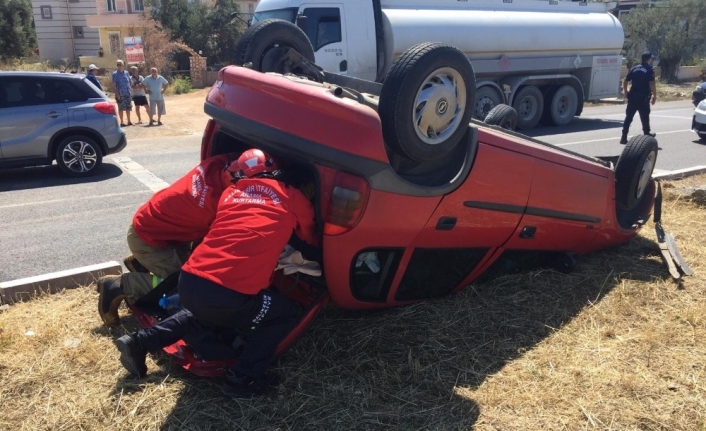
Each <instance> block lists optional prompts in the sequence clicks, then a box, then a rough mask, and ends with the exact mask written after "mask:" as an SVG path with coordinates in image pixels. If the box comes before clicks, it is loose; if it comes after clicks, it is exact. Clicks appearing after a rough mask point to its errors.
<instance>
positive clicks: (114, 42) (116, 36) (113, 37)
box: [108, 32, 120, 55]
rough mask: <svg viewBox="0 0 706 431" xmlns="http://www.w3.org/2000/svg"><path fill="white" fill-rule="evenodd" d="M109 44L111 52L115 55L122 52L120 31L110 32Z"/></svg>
mask: <svg viewBox="0 0 706 431" xmlns="http://www.w3.org/2000/svg"><path fill="white" fill-rule="evenodd" d="M108 44H109V45H110V53H111V54H113V55H118V54H120V33H118V32H110V33H108Z"/></svg>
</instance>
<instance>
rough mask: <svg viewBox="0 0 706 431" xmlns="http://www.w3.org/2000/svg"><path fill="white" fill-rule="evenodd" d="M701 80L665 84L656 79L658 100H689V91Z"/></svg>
mask: <svg viewBox="0 0 706 431" xmlns="http://www.w3.org/2000/svg"><path fill="white" fill-rule="evenodd" d="M700 82H701V81H685V82H679V83H675V84H667V83H663V82H660V81H657V94H658V95H659V99H658V101H660V102H671V101H674V100H691V92H692V91H694V88H695V87H696V85H698V84H699V83H700Z"/></svg>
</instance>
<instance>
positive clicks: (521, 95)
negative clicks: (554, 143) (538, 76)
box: [512, 85, 544, 129]
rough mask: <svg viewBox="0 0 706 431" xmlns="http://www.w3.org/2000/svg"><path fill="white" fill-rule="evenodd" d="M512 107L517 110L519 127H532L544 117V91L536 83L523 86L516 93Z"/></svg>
mask: <svg viewBox="0 0 706 431" xmlns="http://www.w3.org/2000/svg"><path fill="white" fill-rule="evenodd" d="M512 107H513V108H515V111H517V117H518V118H517V127H518V128H519V129H531V128H533V127H534V126H536V125H537V123H539V120H540V119H541V118H542V110H543V109H544V98H543V97H542V92H541V91H539V88H537V87H535V86H534V85H528V86H526V87H522V89H521V90H520V91H519V92H518V93H517V94H516V95H515V98H514V99H513V101H512Z"/></svg>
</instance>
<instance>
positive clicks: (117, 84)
mask: <svg viewBox="0 0 706 431" xmlns="http://www.w3.org/2000/svg"><path fill="white" fill-rule="evenodd" d="M116 66H117V68H118V69H117V70H116V71H115V72H113V76H112V80H113V87H114V89H115V101H116V102H118V114H119V115H120V127H125V123H124V122H123V113H125V112H127V125H128V126H132V121H130V112H131V111H132V94H131V92H130V74H129V73H127V70H125V63H123V61H122V60H118V61H117V63H116Z"/></svg>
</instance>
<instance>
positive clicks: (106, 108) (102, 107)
mask: <svg viewBox="0 0 706 431" xmlns="http://www.w3.org/2000/svg"><path fill="white" fill-rule="evenodd" d="M93 108H95V110H96V111H98V112H100V113H101V114H106V115H115V103H110V102H100V103H96V104H95V105H93Z"/></svg>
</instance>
